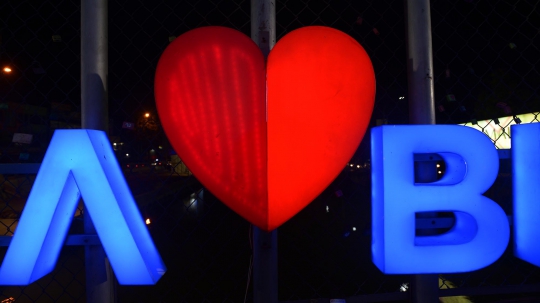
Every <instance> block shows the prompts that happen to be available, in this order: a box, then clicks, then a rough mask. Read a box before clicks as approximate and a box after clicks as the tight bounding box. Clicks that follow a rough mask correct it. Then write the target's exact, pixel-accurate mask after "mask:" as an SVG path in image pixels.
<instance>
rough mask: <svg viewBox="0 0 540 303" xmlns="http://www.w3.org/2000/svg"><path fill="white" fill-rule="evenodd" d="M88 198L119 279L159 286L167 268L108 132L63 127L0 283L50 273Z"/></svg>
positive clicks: (46, 159)
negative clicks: (134, 198)
mask: <svg viewBox="0 0 540 303" xmlns="http://www.w3.org/2000/svg"><path fill="white" fill-rule="evenodd" d="M81 195H82V197H83V200H84V203H85V206H86V212H87V213H88V214H89V215H90V217H91V218H92V221H93V223H94V226H95V228H96V232H97V234H98V236H99V239H100V241H101V244H102V245H103V248H104V250H105V252H106V254H107V257H108V258H109V262H110V264H111V266H112V268H113V270H114V272H115V274H116V277H117V278H118V281H119V283H120V284H138V285H144V284H155V283H156V282H157V281H158V279H159V278H160V277H161V276H162V275H163V274H164V273H165V266H164V265H163V262H162V260H161V257H160V255H159V253H158V252H157V250H156V248H155V246H154V243H153V242H152V239H151V238H150V234H149V232H148V230H147V228H146V226H145V224H144V221H143V218H142V217H141V215H140V213H139V210H138V208H137V205H136V204H135V201H134V200H133V197H132V195H131V191H130V190H129V187H128V185H127V183H126V181H125V179H124V176H123V175H122V171H121V170H120V167H119V165H118V162H117V160H116V158H115V156H114V152H113V150H112V148H111V145H110V143H109V140H108V139H107V136H106V135H105V133H104V132H102V131H96V130H84V129H78V130H57V131H56V132H55V133H54V136H53V138H52V140H51V143H50V145H49V148H48V149H47V152H46V154H45V157H44V159H43V163H42V164H41V167H40V169H39V172H38V174H37V176H36V180H35V182H34V185H33V187H32V190H31V192H30V195H29V197H28V201H27V202H26V206H25V208H24V210H23V213H22V215H21V218H20V220H19V225H18V226H17V229H16V231H15V234H14V236H13V239H12V241H11V244H10V246H9V248H8V250H7V253H6V256H5V258H4V261H3V262H2V266H1V267H0V285H26V284H29V283H32V282H33V281H35V280H37V279H39V278H41V277H43V276H44V275H46V274H48V273H50V272H51V271H52V270H53V268H54V266H55V264H56V261H57V260H58V255H59V253H60V250H61V248H62V245H63V244H64V240H65V238H66V235H67V232H68V228H69V226H70V224H71V221H72V219H73V215H74V213H75V210H76V207H77V203H78V201H79V198H80V196H81Z"/></svg>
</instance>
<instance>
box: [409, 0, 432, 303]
mask: <svg viewBox="0 0 540 303" xmlns="http://www.w3.org/2000/svg"><path fill="white" fill-rule="evenodd" d="M405 18H406V22H407V79H408V88H409V120H410V123H411V124H435V102H434V99H435V98H434V95H435V93H434V85H433V54H432V45H431V14H430V6H429V0H407V1H406V2H405ZM419 164H420V166H419V167H418V168H419V170H420V171H419V172H418V173H419V175H420V176H421V178H422V179H425V180H423V181H426V182H429V181H435V180H427V179H429V178H430V176H429V173H428V170H427V169H422V165H425V164H422V163H419ZM428 165H429V164H428ZM422 170H424V172H423V171H422ZM425 215H427V216H430V215H431V216H434V215H435V214H425ZM438 293H439V278H438V275H413V276H412V280H411V296H412V301H413V302H415V303H433V302H439V298H438Z"/></svg>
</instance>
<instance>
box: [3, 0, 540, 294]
mask: <svg viewBox="0 0 540 303" xmlns="http://www.w3.org/2000/svg"><path fill="white" fill-rule="evenodd" d="M538 6H539V4H538V3H537V2H536V1H524V0H519V1H503V0H496V1H489V2H488V1H474V0H467V1H465V0H463V1H453V2H449V1H444V0H433V1H432V2H431V18H432V35H433V58H434V75H435V78H434V82H435V102H436V111H437V113H436V114H437V123H440V124H467V125H469V126H474V127H477V128H478V129H479V130H481V131H483V132H485V133H486V134H487V135H489V136H490V138H492V139H493V141H494V142H495V144H497V147H498V148H508V147H509V146H508V145H505V144H508V142H507V139H508V138H509V137H510V136H511V133H510V129H509V126H510V125H511V124H514V123H527V122H538V121H539V120H540V119H538V113H539V112H540V95H539V93H538V87H540V71H539V70H538V65H539V60H540V59H539V57H538V56H537V55H538V53H539V49H538V47H539V45H540V41H539V40H540V8H539V7H538ZM80 13H81V12H80V3H79V1H74V0H64V1H62V0H55V1H49V2H41V3H37V2H35V1H29V0H20V1H15V0H8V1H2V2H1V3H0V24H1V27H0V65H1V67H2V68H4V67H10V68H11V72H9V73H8V72H6V71H2V74H1V75H0V98H1V99H0V163H39V162H41V160H42V158H43V155H44V152H45V150H46V148H47V145H48V143H49V140H50V138H51V136H52V133H53V131H54V130H55V129H60V128H79V127H80V124H81V115H80V110H81V102H80V98H81V97H80V35H81V33H80ZM206 25H221V26H227V27H231V28H234V29H237V30H239V31H241V32H243V33H244V34H246V35H248V36H249V35H250V2H249V1H232V0H231V1H228V0H224V1H210V0H197V1H167V0H154V1H149V0H139V1H127V0H119V1H110V2H109V79H108V81H109V92H108V93H109V137H110V140H111V143H112V144H113V147H114V150H115V152H116V156H117V158H118V160H119V162H120V164H121V166H122V169H123V171H124V174H125V177H126V179H127V181H128V184H129V185H130V188H131V190H132V192H133V195H134V197H135V199H136V201H137V204H138V206H139V209H140V211H141V213H142V214H143V216H144V218H145V219H148V223H149V224H148V225H147V226H148V228H149V230H150V233H151V235H152V237H153V239H154V241H155V243H156V245H157V248H158V250H159V251H160V253H161V255H162V257H163V259H164V262H165V264H166V265H167V267H168V271H167V273H166V275H165V276H164V277H163V278H162V279H161V280H160V281H159V283H158V284H157V285H155V286H148V287H146V286H145V287H135V286H119V287H118V289H117V291H118V300H119V302H251V301H252V298H253V293H252V292H253V290H252V284H251V283H250V277H251V275H250V268H251V267H250V264H251V257H252V248H251V234H250V225H249V223H247V222H246V221H245V220H244V219H242V218H240V217H239V216H238V215H236V214H235V213H234V212H232V211H231V210H229V209H228V208H227V207H226V206H224V205H223V204H222V203H221V202H220V201H218V200H217V199H216V198H215V197H213V196H212V194H211V193H210V192H208V191H207V190H206V189H204V188H203V187H202V186H201V185H200V183H199V182H198V180H197V179H196V178H195V177H194V176H192V175H191V174H190V172H189V170H188V169H187V168H186V167H185V165H184V164H183V163H182V162H181V159H180V158H179V157H178V156H177V155H176V153H175V151H174V150H173V149H172V148H171V145H170V143H169V142H168V140H167V138H166V136H165V134H164V132H163V129H162V128H161V125H160V121H159V117H158V116H157V112H156V107H155V102H154V97H153V81H154V72H155V68H156V65H157V61H158V59H159V56H160V55H161V53H162V52H163V50H164V49H165V48H166V47H167V45H168V44H169V43H170V42H171V41H172V40H174V38H175V37H176V36H178V35H181V34H182V33H185V32H186V31H188V30H190V29H194V28H197V27H201V26H206ZM308 25H326V26H330V27H334V28H336V29H339V30H341V31H343V32H345V33H347V34H349V35H350V36H352V37H353V38H354V39H356V40H357V41H358V42H360V43H361V44H362V45H363V47H364V48H365V49H366V51H367V53H368V54H369V55H370V57H371V59H372V62H373V65H374V68H375V72H376V79H377V96H376V103H375V109H374V112H373V116H372V121H371V123H370V126H376V125H381V124H407V123H408V105H407V70H406V69H407V68H406V64H407V61H406V60H407V54H406V47H405V46H406V39H405V27H406V24H405V18H404V3H403V2H402V1H375V0H370V1H330V0H325V1H290V0H289V1H276V30H277V37H278V39H279V38H280V37H282V36H284V35H285V34H286V33H288V32H290V31H292V30H294V29H297V28H299V27H302V26H308ZM369 159H370V155H369V133H368V134H366V137H365V139H364V141H363V142H362V144H361V146H360V147H359V149H358V151H357V153H356V154H355V155H354V157H353V158H352V159H351V161H350V162H349V164H348V166H347V167H346V168H345V169H344V170H343V172H342V173H341V174H340V175H339V176H338V178H337V179H336V180H335V181H334V182H333V183H332V184H331V185H330V186H329V187H328V188H327V189H326V190H325V191H324V192H323V193H322V194H321V195H320V196H319V197H318V198H317V199H315V201H313V202H312V203H311V204H310V205H309V206H307V207H306V208H305V209H304V210H303V211H302V212H300V213H299V214H298V215H297V216H295V217H294V218H293V219H291V220H290V221H289V222H287V223H285V224H284V225H283V226H282V227H280V228H279V232H278V237H279V239H278V240H279V241H278V243H279V244H278V247H279V250H278V253H279V255H278V264H279V268H278V274H279V279H278V280H279V282H278V283H279V294H278V295H279V300H280V301H294V300H312V301H313V302H317V300H319V299H324V298H327V299H328V298H351V297H355V296H360V295H372V294H392V293H398V292H400V291H404V290H406V289H407V288H408V285H409V283H410V277H409V276H404V275H383V274H382V273H381V272H380V271H379V270H378V269H377V268H376V267H375V266H374V265H373V264H372V262H371V252H370V247H371V230H370V229H371V206H370V203H371V202H370V200H371V197H370V195H371V193H370V191H371V180H370V179H371V175H370V162H369ZM509 161H510V160H509V159H502V160H501V169H500V172H499V177H498V179H497V181H496V183H495V184H494V185H493V187H492V188H491V189H490V190H489V191H488V192H487V193H486V196H488V197H490V198H492V199H493V200H495V201H497V202H498V203H499V204H500V205H501V206H502V207H503V209H504V210H505V211H506V213H507V214H509V215H512V207H511V205H512V182H511V167H510V163H509ZM307 165H316V163H307ZM284 173H286V172H284ZM34 177H35V174H24V175H15V174H2V175H0V189H1V190H0V207H1V209H0V216H1V217H0V223H1V224H0V233H1V234H2V235H5V236H9V235H11V234H12V232H13V231H14V229H15V228H16V224H17V219H18V217H19V215H20V213H21V211H22V208H23V207H24V202H25V201H26V198H27V197H28V193H29V191H30V188H31V185H32V182H33V179H34ZM83 215H84V214H83V213H82V212H78V216H77V218H76V220H74V223H73V227H72V228H71V230H70V233H71V234H77V233H82V227H81V222H82V216H83ZM509 247H510V248H511V246H509ZM510 248H509V250H508V251H507V252H506V253H505V254H504V255H503V257H502V258H501V259H500V260H498V261H497V262H495V263H494V264H493V265H490V266H488V267H486V268H484V269H482V270H478V271H475V272H471V273H464V274H451V275H441V277H440V287H441V288H447V287H451V288H454V287H455V288H457V289H463V290H465V291H468V293H469V294H471V293H472V294H473V295H471V296H470V300H471V301H473V302H493V301H496V300H503V299H508V300H509V299H512V298H521V299H522V300H524V299H525V298H526V297H533V296H534V294H532V293H531V290H530V288H526V286H528V285H536V284H538V283H540V271H539V270H538V269H537V268H536V267H534V266H532V265H530V264H527V263H526V262H523V261H521V260H519V259H517V258H515V257H514V256H513V255H512V253H511V249H510ZM5 250H6V248H5V247H3V248H1V249H0V251H1V252H2V256H3V254H5ZM506 286H512V287H517V288H513V290H512V291H507V293H506V294H501V292H500V291H499V292H497V291H496V289H497V288H498V289H499V290H500V289H503V288H504V287H506ZM519 286H523V289H527V292H526V293H525V291H520V288H519ZM490 287H495V290H493V289H494V288H490ZM485 289H488V290H485ZM536 291H537V292H540V289H538V290H536ZM465 293H466V292H464V294H465ZM363 298H364V299H365V300H367V299H366V298H365V297H363ZM388 298H390V297H388ZM383 299H384V298H383ZM2 300H4V301H2ZM0 301H1V302H11V301H13V302H49V301H50V302H84V301H85V269H84V248H83V247H78V246H66V247H64V248H63V250H62V254H61V256H60V258H59V261H58V264H57V266H56V269H55V271H54V272H53V273H51V274H50V275H47V276H46V277H44V278H42V279H40V280H38V281H37V282H35V283H33V284H31V285H29V286H26V287H0ZM321 301H323V300H321ZM387 301H390V299H387Z"/></svg>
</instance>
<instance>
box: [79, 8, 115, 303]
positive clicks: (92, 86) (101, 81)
mask: <svg viewBox="0 0 540 303" xmlns="http://www.w3.org/2000/svg"><path fill="white" fill-rule="evenodd" d="M107 6H108V1H107V0H81V127H82V128H86V129H98V130H103V131H107V130H108V116H109V114H108V100H107V99H108V97H107V77H108V45H107V44H108V22H107V17H108V16H107V15H108V7H107ZM84 231H85V233H86V234H96V230H95V228H94V225H93V224H92V220H91V219H90V217H89V214H88V213H85V216H84ZM85 269H86V302H88V303H98V302H100V303H109V302H116V291H115V283H116V282H115V280H114V275H113V272H112V270H111V267H110V265H109V262H108V260H107V256H106V255H105V251H104V250H103V247H102V246H101V245H88V246H85Z"/></svg>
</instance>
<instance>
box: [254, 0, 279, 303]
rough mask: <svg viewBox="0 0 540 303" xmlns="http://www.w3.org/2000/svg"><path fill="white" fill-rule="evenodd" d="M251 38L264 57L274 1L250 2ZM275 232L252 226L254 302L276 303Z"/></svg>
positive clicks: (271, 36)
mask: <svg viewBox="0 0 540 303" xmlns="http://www.w3.org/2000/svg"><path fill="white" fill-rule="evenodd" d="M251 39H253V41H255V43H256V44H257V45H258V46H259V48H260V49H261V51H262V53H263V54H264V57H265V58H266V57H268V54H269V53H270V50H271V49H272V47H274V44H275V43H276V6H275V0H251ZM277 244H278V243H277V230H274V231H272V232H265V231H263V230H261V229H259V228H258V227H255V226H253V301H254V302H255V303H277V302H278V278H277Z"/></svg>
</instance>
